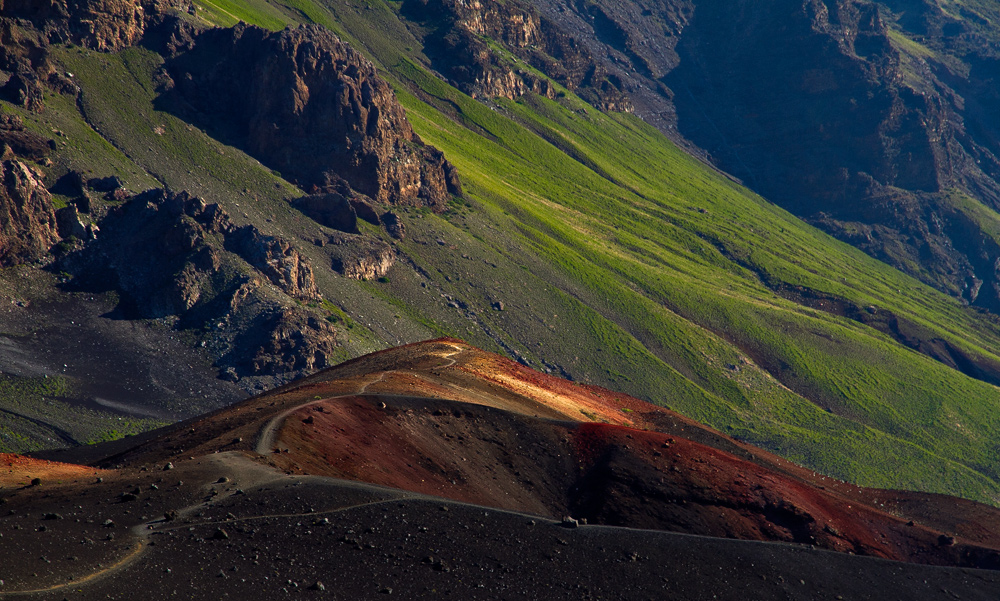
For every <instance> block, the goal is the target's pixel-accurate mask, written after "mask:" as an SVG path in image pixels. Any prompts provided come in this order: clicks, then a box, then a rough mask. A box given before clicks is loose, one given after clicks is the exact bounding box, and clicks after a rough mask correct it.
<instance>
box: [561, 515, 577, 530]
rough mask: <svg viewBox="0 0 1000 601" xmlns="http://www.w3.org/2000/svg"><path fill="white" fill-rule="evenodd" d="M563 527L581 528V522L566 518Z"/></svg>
mask: <svg viewBox="0 0 1000 601" xmlns="http://www.w3.org/2000/svg"><path fill="white" fill-rule="evenodd" d="M562 526H563V528H577V527H579V526H580V522H578V521H577V520H576V519H575V518H571V517H569V516H566V517H564V518H563V519H562Z"/></svg>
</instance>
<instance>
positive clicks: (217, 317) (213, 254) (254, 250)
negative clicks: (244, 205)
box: [57, 190, 337, 385]
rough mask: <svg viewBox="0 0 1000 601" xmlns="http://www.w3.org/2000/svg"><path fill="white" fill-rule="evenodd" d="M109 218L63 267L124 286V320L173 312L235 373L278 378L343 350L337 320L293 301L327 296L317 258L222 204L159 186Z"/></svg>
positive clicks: (102, 286)
mask: <svg viewBox="0 0 1000 601" xmlns="http://www.w3.org/2000/svg"><path fill="white" fill-rule="evenodd" d="M100 225H101V233H100V235H99V236H98V238H97V239H96V240H94V241H92V242H90V243H88V244H87V245H86V246H84V247H83V248H82V249H81V250H79V251H77V252H73V253H69V254H68V255H66V256H64V257H62V258H61V259H60V260H59V262H58V266H57V267H58V269H60V270H62V271H65V272H68V273H70V274H72V275H73V276H74V285H75V286H77V287H79V288H82V289H86V290H115V291H117V292H118V294H119V297H120V305H119V309H118V310H119V311H120V312H121V313H122V315H123V316H124V317H128V318H145V319H166V320H167V321H168V322H170V323H173V324H175V326H176V327H178V328H181V329H184V330H187V331H189V332H191V334H192V335H193V336H195V337H200V336H205V338H204V340H205V344H204V345H203V346H206V347H207V349H208V350H209V352H210V353H211V354H212V355H213V356H214V357H215V359H216V361H217V365H218V366H219V367H220V369H222V370H223V371H226V370H232V371H231V373H232V374H233V376H234V377H235V378H237V379H242V378H251V380H250V381H257V382H259V381H260V378H270V379H266V380H264V383H265V384H268V385H270V384H275V383H278V382H279V381H283V380H281V379H279V380H274V378H275V377H279V376H280V378H285V377H286V376H287V377H293V376H296V375H302V374H303V373H304V371H308V370H311V369H314V368H316V367H322V366H324V365H326V358H327V357H328V356H331V354H332V353H333V352H334V350H335V349H336V347H337V342H336V332H335V330H334V329H333V328H332V326H330V325H329V324H328V323H326V322H324V321H323V319H322V317H321V316H319V315H317V314H314V312H312V311H309V310H308V309H306V308H303V307H301V306H300V305H299V304H298V303H295V302H293V301H292V299H300V300H304V301H318V300H321V297H320V294H319V291H318V290H317V288H316V283H315V280H314V276H313V271H312V267H311V265H310V262H309V260H308V259H306V258H305V257H303V256H302V255H300V254H299V253H298V251H297V250H295V248H293V247H292V246H291V245H290V244H289V243H288V242H286V241H284V240H282V239H280V238H277V237H274V236H268V235H265V234H263V233H262V232H260V231H259V230H257V229H256V228H255V227H254V226H251V225H247V226H243V227H236V226H235V225H234V224H233V223H232V222H231V220H230V219H229V216H228V214H227V213H226V212H225V211H224V210H223V209H222V208H221V207H220V206H219V205H217V204H206V203H205V202H204V201H203V200H201V199H200V198H197V197H193V196H190V195H189V194H187V193H184V192H181V193H177V194H174V193H170V192H166V191H164V190H151V191H148V192H144V193H142V194H139V195H136V196H134V197H132V198H130V199H129V200H128V201H127V202H125V203H124V204H123V205H121V206H119V207H115V208H114V209H112V210H111V211H110V212H109V213H108V215H107V216H106V217H105V218H104V219H103V220H102V221H101V224H100ZM279 291H280V292H279ZM253 378H257V380H252V379H253Z"/></svg>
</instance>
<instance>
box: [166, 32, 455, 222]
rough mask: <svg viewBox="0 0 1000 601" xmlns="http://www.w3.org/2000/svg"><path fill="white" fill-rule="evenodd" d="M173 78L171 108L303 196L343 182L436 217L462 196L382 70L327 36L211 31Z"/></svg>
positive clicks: (177, 63)
mask: <svg viewBox="0 0 1000 601" xmlns="http://www.w3.org/2000/svg"><path fill="white" fill-rule="evenodd" d="M168 70H169V73H170V75H171V77H172V79H173V81H174V82H175V84H176V85H175V88H174V90H173V94H172V95H168V96H167V97H166V98H165V99H164V101H165V103H166V104H169V105H170V106H171V107H172V108H173V109H174V110H177V111H180V112H183V113H184V114H185V115H186V116H187V117H188V118H191V119H193V120H195V121H197V122H199V123H201V124H204V125H205V127H206V128H208V129H209V130H210V131H213V132H214V133H215V134H216V135H218V136H219V137H221V138H223V139H225V140H227V141H229V142H231V143H233V144H235V145H238V146H240V147H242V148H244V149H246V150H247V152H249V153H250V154H251V155H253V156H255V157H257V158H258V159H259V160H261V161H262V162H264V163H265V164H267V165H268V166H270V167H272V168H274V169H276V170H278V171H280V172H281V174H282V176H283V177H285V178H287V179H289V180H292V181H295V182H297V183H298V184H299V185H300V186H302V187H304V188H306V189H310V188H315V189H316V190H317V191H318V192H327V191H334V190H336V188H337V186H338V184H339V183H340V182H346V183H347V184H349V186H350V187H351V188H352V189H354V190H356V191H358V192H360V193H362V194H365V195H367V196H369V197H371V198H372V199H374V200H375V201H376V202H378V203H387V204H404V205H425V206H429V207H432V208H434V209H443V208H444V206H445V203H446V202H447V200H448V198H449V197H450V195H452V194H460V193H461V187H460V184H459V182H458V179H457V175H456V173H455V170H454V168H453V167H452V166H451V164H450V163H448V162H447V161H446V160H445V158H444V155H443V154H442V153H441V152H440V151H438V150H437V149H435V148H433V147H431V146H427V145H425V144H423V143H422V142H421V141H420V138H419V137H418V136H417V135H416V134H415V133H414V132H413V129H412V128H411V126H410V124H409V122H408V121H407V120H406V115H405V114H404V111H403V108H402V107H401V106H400V104H399V102H398V101H397V100H396V97H395V94H394V93H393V91H392V88H391V87H390V86H389V85H388V84H387V83H386V82H385V81H384V80H382V79H381V78H380V77H379V76H378V74H377V73H376V71H375V67H374V66H373V65H372V64H371V63H370V62H369V61H367V60H366V59H365V58H364V57H362V56H361V55H360V54H359V53H357V52H356V51H354V50H353V49H351V48H350V47H349V46H348V45H347V44H345V43H343V42H342V41H340V39H338V38H337V37H336V36H335V35H333V34H332V33H330V32H329V31H328V30H326V29H323V28H322V27H316V26H309V27H299V28H296V29H286V30H284V31H281V32H277V33H273V32H270V31H267V30H264V29H260V28H257V27H251V26H245V25H238V26H236V27H235V28H233V29H215V30H210V31H207V32H205V33H203V34H201V35H200V36H198V38H197V39H196V41H195V45H194V48H193V49H191V50H189V51H187V52H183V53H182V54H180V55H178V56H177V57H175V58H174V59H173V60H171V61H170V62H169V63H168ZM233 90H240V91H241V93H239V94H233V93H232V91H233Z"/></svg>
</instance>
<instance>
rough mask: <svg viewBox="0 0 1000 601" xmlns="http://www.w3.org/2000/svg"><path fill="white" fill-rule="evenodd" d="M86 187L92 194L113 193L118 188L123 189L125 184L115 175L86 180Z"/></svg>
mask: <svg viewBox="0 0 1000 601" xmlns="http://www.w3.org/2000/svg"><path fill="white" fill-rule="evenodd" d="M87 187H88V188H90V189H91V190H93V191H94V192H114V191H115V190H118V189H119V188H124V187H125V182H123V181H122V180H121V178H119V177H118V176H117V175H109V176H107V177H92V178H90V179H89V180H87Z"/></svg>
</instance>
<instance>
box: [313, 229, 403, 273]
mask: <svg viewBox="0 0 1000 601" xmlns="http://www.w3.org/2000/svg"><path fill="white" fill-rule="evenodd" d="M327 248H328V249H330V257H331V265H332V266H333V268H334V269H335V270H336V271H337V272H338V273H340V274H341V275H343V276H344V277H348V278H354V279H356V280H375V279H378V278H380V277H383V276H384V275H385V274H386V273H387V272H388V271H389V268H390V267H392V265H393V263H395V261H396V253H395V252H394V251H393V250H392V247H391V246H389V245H388V244H386V243H385V242H383V241H381V240H379V239H377V238H373V237H369V236H358V235H350V234H341V235H337V236H330V238H329V244H328V245H327Z"/></svg>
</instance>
